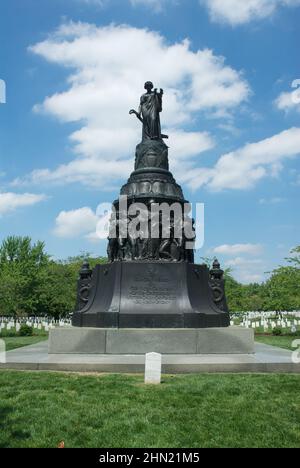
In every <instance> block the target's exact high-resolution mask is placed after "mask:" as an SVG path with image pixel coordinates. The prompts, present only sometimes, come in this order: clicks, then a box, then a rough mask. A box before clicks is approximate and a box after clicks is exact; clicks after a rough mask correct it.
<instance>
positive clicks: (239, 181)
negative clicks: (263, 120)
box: [184, 127, 300, 191]
mask: <svg viewBox="0 0 300 468" xmlns="http://www.w3.org/2000/svg"><path fill="white" fill-rule="evenodd" d="M299 154H300V128H297V127H293V128H290V129H288V130H285V131H283V132H281V133H278V134H277V135H273V136H272V137H270V138H266V139H265V140H261V141H259V142H256V143H248V144H246V145H245V146H243V147H242V148H239V149H237V150H235V151H232V152H231V153H227V154H224V155H223V156H221V157H220V159H219V160H218V161H217V163H216V164H215V166H214V167H212V168H198V169H194V170H190V171H186V173H185V175H184V180H185V182H186V183H187V184H188V185H189V186H190V187H191V188H193V189H196V188H198V187H201V186H203V185H204V186H207V187H208V188H209V189H210V190H212V191H220V190H224V189H239V190H244V189H249V188H252V187H254V186H255V184H256V183H257V182H259V181H260V180H262V179H263V178H265V177H274V176H278V175H279V173H280V171H281V170H282V168H283V163H284V161H285V160H286V159H289V158H293V157H295V156H298V155H299Z"/></svg>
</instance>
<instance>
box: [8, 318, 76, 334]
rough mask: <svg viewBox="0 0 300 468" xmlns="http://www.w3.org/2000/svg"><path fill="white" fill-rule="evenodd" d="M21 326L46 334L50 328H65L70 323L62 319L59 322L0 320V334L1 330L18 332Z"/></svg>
mask: <svg viewBox="0 0 300 468" xmlns="http://www.w3.org/2000/svg"><path fill="white" fill-rule="evenodd" d="M22 325H27V326H28V327H32V328H33V329H36V330H44V331H46V332H48V331H49V330H50V329H51V328H55V327H66V326H70V325H71V321H70V320H67V319H64V320H59V321H57V322H56V321H54V320H36V319H33V320H30V319H29V320H26V321H24V320H17V321H14V320H11V319H7V318H4V319H3V318H2V319H1V318H0V333H1V331H2V330H3V329H6V330H8V331H9V330H12V329H15V330H16V332H19V331H20V329H21V326H22Z"/></svg>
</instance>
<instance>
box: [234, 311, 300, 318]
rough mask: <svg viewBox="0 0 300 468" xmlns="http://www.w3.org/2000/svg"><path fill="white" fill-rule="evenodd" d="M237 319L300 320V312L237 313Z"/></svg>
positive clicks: (235, 315)
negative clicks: (285, 318)
mask: <svg viewBox="0 0 300 468" xmlns="http://www.w3.org/2000/svg"><path fill="white" fill-rule="evenodd" d="M233 316H234V317H235V318H241V317H242V318H243V319H249V320H253V319H270V318H272V317H281V318H284V317H294V318H299V319H300V312H299V311H292V312H288V311H271V312H253V311H252V312H237V313H235V314H233Z"/></svg>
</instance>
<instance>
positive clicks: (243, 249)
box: [213, 244, 263, 255]
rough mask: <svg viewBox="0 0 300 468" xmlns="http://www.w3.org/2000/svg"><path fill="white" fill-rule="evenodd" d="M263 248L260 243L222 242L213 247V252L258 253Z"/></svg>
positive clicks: (230, 253) (231, 253)
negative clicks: (222, 243)
mask: <svg viewBox="0 0 300 468" xmlns="http://www.w3.org/2000/svg"><path fill="white" fill-rule="evenodd" d="M262 250H263V247H262V246H261V245H260V244H233V245H229V244H224V245H219V246H218V247H215V248H214V249H213V253H215V254H221V255H241V254H248V255H259V254H260V253H261V252H262Z"/></svg>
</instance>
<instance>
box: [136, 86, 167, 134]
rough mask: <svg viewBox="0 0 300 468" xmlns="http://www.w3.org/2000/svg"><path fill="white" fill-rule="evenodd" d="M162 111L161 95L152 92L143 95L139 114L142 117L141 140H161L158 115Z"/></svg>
mask: <svg viewBox="0 0 300 468" xmlns="http://www.w3.org/2000/svg"><path fill="white" fill-rule="evenodd" d="M161 111H162V95H161V94H158V93H156V92H155V91H154V92H151V93H146V94H143V96H142V97H141V105H140V112H141V114H142V117H143V121H144V124H143V140H149V139H161V126H160V116H159V113H160V112H161Z"/></svg>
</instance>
